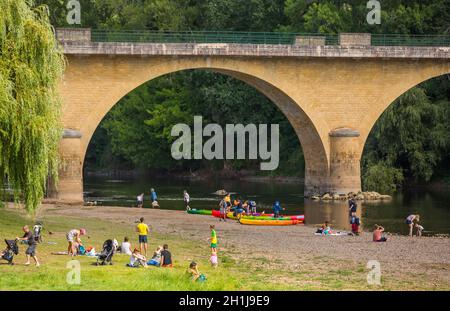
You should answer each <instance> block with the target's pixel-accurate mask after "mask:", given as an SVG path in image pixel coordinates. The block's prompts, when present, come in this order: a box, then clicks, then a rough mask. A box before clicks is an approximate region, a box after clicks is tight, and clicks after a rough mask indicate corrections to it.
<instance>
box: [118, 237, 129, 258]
mask: <svg viewBox="0 0 450 311" xmlns="http://www.w3.org/2000/svg"><path fill="white" fill-rule="evenodd" d="M120 251H121V252H122V254H127V255H131V254H132V252H131V243H130V242H128V238H127V237H125V238H124V239H123V242H122V245H121V246H120Z"/></svg>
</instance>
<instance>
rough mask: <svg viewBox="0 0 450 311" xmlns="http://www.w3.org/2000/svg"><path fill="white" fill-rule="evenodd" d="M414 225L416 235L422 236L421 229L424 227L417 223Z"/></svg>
mask: <svg viewBox="0 0 450 311" xmlns="http://www.w3.org/2000/svg"><path fill="white" fill-rule="evenodd" d="M414 227H416V228H417V233H416V236H419V237H420V236H422V231H423V229H424V228H423V227H422V226H421V225H419V224H417V223H416V224H415V225H414Z"/></svg>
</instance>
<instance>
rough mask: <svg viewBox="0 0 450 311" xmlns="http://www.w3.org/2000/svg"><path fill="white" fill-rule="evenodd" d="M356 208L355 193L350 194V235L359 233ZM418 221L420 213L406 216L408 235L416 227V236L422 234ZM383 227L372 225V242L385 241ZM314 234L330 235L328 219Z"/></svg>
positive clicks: (421, 227) (411, 233) (411, 234)
mask: <svg viewBox="0 0 450 311" xmlns="http://www.w3.org/2000/svg"><path fill="white" fill-rule="evenodd" d="M357 209H358V203H357V200H356V195H354V196H352V197H351V198H350V199H349V200H348V216H349V221H350V224H351V226H352V232H351V234H352V235H359V233H360V229H359V226H360V219H359V217H358V216H357V214H356V212H357ZM419 221H420V215H417V214H412V215H409V216H408V217H406V224H407V225H408V227H409V236H413V229H414V228H416V236H419V237H420V236H422V231H423V230H424V228H423V226H421V225H420V224H419ZM384 232H385V229H384V227H383V226H380V225H378V224H375V225H374V229H373V232H372V235H373V241H374V242H386V241H387V238H386V237H385V236H384ZM316 234H321V235H332V234H333V231H332V230H331V227H330V224H329V222H328V221H325V223H324V224H323V225H322V226H321V227H320V228H318V229H317V231H316Z"/></svg>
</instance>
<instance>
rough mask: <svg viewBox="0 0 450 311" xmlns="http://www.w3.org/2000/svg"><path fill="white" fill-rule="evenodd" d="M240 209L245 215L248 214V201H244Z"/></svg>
mask: <svg viewBox="0 0 450 311" xmlns="http://www.w3.org/2000/svg"><path fill="white" fill-rule="evenodd" d="M242 208H243V209H244V211H245V215H249V214H250V205H249V204H248V201H244V204H242Z"/></svg>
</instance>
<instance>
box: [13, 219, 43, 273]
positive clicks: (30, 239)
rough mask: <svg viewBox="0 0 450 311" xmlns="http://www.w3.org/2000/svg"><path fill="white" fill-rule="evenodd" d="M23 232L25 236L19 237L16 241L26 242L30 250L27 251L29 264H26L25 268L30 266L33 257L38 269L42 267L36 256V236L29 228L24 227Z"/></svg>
mask: <svg viewBox="0 0 450 311" xmlns="http://www.w3.org/2000/svg"><path fill="white" fill-rule="evenodd" d="M22 230H23V232H24V235H23V236H22V237H21V238H19V237H17V238H16V240H20V241H26V242H27V244H28V248H27V250H26V251H25V254H26V255H27V262H26V263H25V266H29V265H30V258H31V257H33V260H34V262H35V263H36V267H39V266H40V264H39V260H38V258H37V256H36V244H37V241H36V239H35V236H34V235H33V233H32V232H31V230H30V229H29V228H28V226H24V227H23V228H22Z"/></svg>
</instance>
